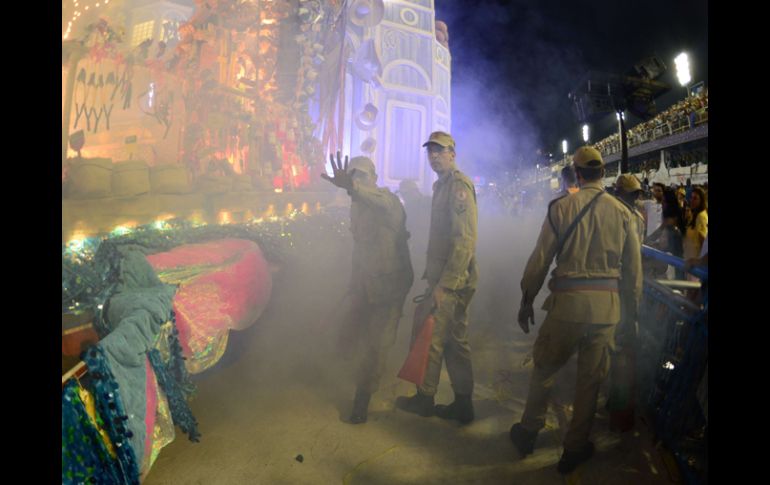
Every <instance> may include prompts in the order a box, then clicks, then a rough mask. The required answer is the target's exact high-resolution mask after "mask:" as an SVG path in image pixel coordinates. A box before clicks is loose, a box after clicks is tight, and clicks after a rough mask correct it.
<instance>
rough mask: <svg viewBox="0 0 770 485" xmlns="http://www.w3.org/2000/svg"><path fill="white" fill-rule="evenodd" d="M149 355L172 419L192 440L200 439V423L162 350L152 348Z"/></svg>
mask: <svg viewBox="0 0 770 485" xmlns="http://www.w3.org/2000/svg"><path fill="white" fill-rule="evenodd" d="M147 357H149V359H150V364H152V368H153V370H154V371H155V377H156V378H157V379H158V384H160V387H161V389H163V392H164V393H165V394H166V398H167V399H168V407H169V409H170V410H171V419H173V420H174V424H175V425H177V426H179V428H181V430H182V431H183V432H185V433H187V436H188V437H189V438H190V441H195V442H198V441H200V433H199V432H198V423H197V422H196V421H195V416H193V414H192V411H191V410H190V406H189V405H188V404H187V399H185V395H184V393H183V391H182V389H181V386H180V385H179V383H178V382H177V381H176V380H175V379H174V377H173V376H172V375H171V373H170V372H169V369H168V367H166V365H165V364H164V363H163V359H162V358H161V356H160V352H158V349H152V350H150V351H149V352H147Z"/></svg>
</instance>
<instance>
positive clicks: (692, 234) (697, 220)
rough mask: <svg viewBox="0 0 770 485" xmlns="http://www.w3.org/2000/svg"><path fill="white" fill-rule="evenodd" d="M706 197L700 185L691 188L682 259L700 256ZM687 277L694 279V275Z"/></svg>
mask: <svg viewBox="0 0 770 485" xmlns="http://www.w3.org/2000/svg"><path fill="white" fill-rule="evenodd" d="M708 227H709V218H708V197H707V195H706V191H705V190H703V189H702V188H700V187H695V188H693V189H692V195H691V196H690V218H689V219H688V221H687V227H686V232H685V235H684V241H683V242H684V244H683V246H684V259H685V260H688V259H691V258H697V257H698V256H700V250H701V247H702V246H703V241H704V240H705V239H706V236H707V235H708ZM688 278H690V279H695V280H697V278H695V277H690V275H688Z"/></svg>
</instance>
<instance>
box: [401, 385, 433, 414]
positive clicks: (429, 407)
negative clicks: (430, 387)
mask: <svg viewBox="0 0 770 485" xmlns="http://www.w3.org/2000/svg"><path fill="white" fill-rule="evenodd" d="M433 406H434V404H433V396H427V395H425V394H421V393H420V391H417V394H415V395H414V396H412V397H406V396H399V397H398V398H396V407H397V408H399V409H403V410H404V411H406V412H408V413H413V414H419V415H420V416H422V417H424V418H427V417H429V416H433V414H434V411H433Z"/></svg>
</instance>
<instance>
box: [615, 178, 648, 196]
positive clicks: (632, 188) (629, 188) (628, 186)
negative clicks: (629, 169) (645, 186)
mask: <svg viewBox="0 0 770 485" xmlns="http://www.w3.org/2000/svg"><path fill="white" fill-rule="evenodd" d="M615 187H616V188H617V189H618V190H622V191H623V192H625V193H627V194H630V193H631V192H637V191H640V190H642V184H640V183H639V179H637V178H636V177H634V176H633V175H631V174H630V173H623V174H620V175H618V179H617V180H616V181H615Z"/></svg>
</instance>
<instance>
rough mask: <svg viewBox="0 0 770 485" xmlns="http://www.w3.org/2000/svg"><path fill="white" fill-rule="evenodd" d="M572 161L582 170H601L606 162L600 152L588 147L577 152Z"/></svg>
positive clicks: (583, 147)
mask: <svg viewBox="0 0 770 485" xmlns="http://www.w3.org/2000/svg"><path fill="white" fill-rule="evenodd" d="M572 160H573V162H574V163H575V166H576V167H580V168H599V167H603V166H604V160H603V159H602V154H601V153H599V150H597V149H596V148H593V147H590V146H588V145H585V146H582V147H580V148H578V149H577V150H575V154H574V155H573V156H572Z"/></svg>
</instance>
